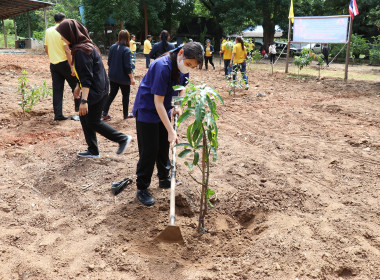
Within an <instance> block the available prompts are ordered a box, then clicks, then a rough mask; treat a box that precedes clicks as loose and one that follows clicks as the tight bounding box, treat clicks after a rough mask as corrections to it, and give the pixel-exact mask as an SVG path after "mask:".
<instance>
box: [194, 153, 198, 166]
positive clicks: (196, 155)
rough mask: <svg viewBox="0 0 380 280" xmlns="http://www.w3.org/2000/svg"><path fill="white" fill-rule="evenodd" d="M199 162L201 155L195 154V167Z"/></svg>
mask: <svg viewBox="0 0 380 280" xmlns="http://www.w3.org/2000/svg"><path fill="white" fill-rule="evenodd" d="M198 161H199V153H198V152H194V160H193V165H197V164H198Z"/></svg>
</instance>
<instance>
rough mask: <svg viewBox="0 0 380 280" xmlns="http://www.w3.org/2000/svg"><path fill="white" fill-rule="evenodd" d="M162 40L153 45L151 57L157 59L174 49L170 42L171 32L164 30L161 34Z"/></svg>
mask: <svg viewBox="0 0 380 280" xmlns="http://www.w3.org/2000/svg"><path fill="white" fill-rule="evenodd" d="M160 39H161V41H160V42H159V43H156V44H154V45H153V48H152V50H151V51H150V53H149V57H150V58H152V59H157V58H159V57H160V56H161V55H163V54H164V53H167V52H168V51H171V50H173V49H174V45H173V44H171V43H169V41H170V34H169V32H168V31H166V30H162V31H161V34H160Z"/></svg>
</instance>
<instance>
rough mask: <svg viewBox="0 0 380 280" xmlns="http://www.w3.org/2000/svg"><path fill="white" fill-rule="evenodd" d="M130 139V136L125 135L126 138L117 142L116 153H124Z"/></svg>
mask: <svg viewBox="0 0 380 280" xmlns="http://www.w3.org/2000/svg"><path fill="white" fill-rule="evenodd" d="M131 141H132V136H129V135H127V139H126V140H123V141H121V142H120V143H119V149H117V151H116V153H117V154H118V155H120V154H122V153H124V151H125V149H126V148H127V147H128V146H129V143H131Z"/></svg>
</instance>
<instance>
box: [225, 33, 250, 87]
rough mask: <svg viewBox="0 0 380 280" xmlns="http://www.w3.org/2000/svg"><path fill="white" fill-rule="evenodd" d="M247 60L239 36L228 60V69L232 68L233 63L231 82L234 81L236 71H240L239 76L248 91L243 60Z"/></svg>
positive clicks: (245, 51)
mask: <svg viewBox="0 0 380 280" xmlns="http://www.w3.org/2000/svg"><path fill="white" fill-rule="evenodd" d="M246 58H247V49H246V48H244V42H243V39H242V37H241V36H238V37H236V44H235V46H234V48H233V50H232V57H231V60H230V67H232V63H233V68H232V72H233V80H234V82H235V81H236V74H237V71H238V70H240V72H241V74H242V75H243V79H244V81H245V89H247V90H248V88H249V85H248V77H247V75H246V73H245V71H246V67H247V65H246V63H245V59H246Z"/></svg>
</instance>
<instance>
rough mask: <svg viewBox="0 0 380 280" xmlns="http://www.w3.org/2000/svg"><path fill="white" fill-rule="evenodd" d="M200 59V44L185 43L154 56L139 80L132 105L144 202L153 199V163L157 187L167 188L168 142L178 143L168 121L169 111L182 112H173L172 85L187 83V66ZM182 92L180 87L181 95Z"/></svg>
mask: <svg viewBox="0 0 380 280" xmlns="http://www.w3.org/2000/svg"><path fill="white" fill-rule="evenodd" d="M202 61H203V48H202V46H201V44H199V43H196V42H191V43H186V44H185V45H183V47H179V48H177V49H174V50H172V51H171V52H169V53H168V54H166V55H164V56H162V57H160V58H158V59H156V60H155V61H154V62H153V63H152V65H151V66H150V68H149V70H148V72H147V73H146V75H145V76H144V78H143V79H142V81H141V83H140V86H139V89H138V91H137V94H136V99H135V104H134V105H133V115H134V116H135V118H136V130H137V143H138V147H139V161H138V163H137V170H136V174H137V179H136V185H137V193H136V196H137V198H138V200H139V201H140V202H141V203H142V204H144V205H146V206H151V205H153V204H154V203H155V200H154V198H153V196H152V195H151V194H150V193H149V191H148V188H149V186H150V183H151V179H152V175H153V170H154V166H155V165H156V166H157V175H158V178H159V187H160V188H164V189H166V188H170V178H169V170H170V168H171V165H170V160H169V147H170V144H174V143H178V137H177V133H176V132H175V130H174V129H173V127H172V125H171V123H170V115H171V113H173V114H179V115H180V114H181V110H180V109H178V110H175V111H174V112H172V105H171V101H172V97H173V96H174V95H177V92H176V91H175V90H174V89H173V86H175V85H186V83H187V78H188V77H189V75H188V73H189V70H190V69H194V68H195V67H197V66H198V65H199V64H200V63H202ZM183 93H184V92H183V91H182V92H181V93H180V95H182V94H183Z"/></svg>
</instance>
